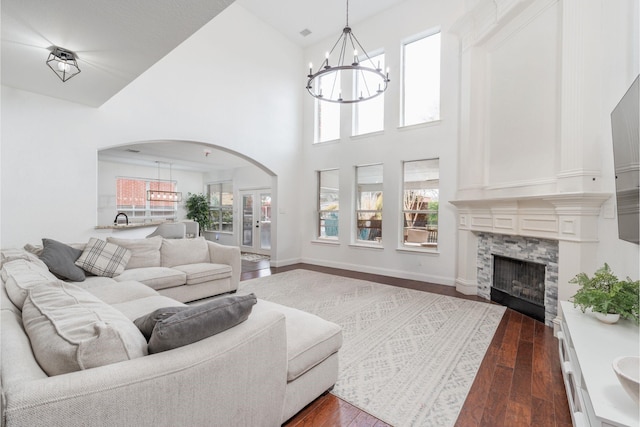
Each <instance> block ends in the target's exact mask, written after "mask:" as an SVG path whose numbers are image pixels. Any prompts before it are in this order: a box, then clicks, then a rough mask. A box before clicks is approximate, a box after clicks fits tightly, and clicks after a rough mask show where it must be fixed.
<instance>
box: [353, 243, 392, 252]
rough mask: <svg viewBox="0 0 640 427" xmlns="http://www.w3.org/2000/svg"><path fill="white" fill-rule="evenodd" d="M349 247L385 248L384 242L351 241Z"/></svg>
mask: <svg viewBox="0 0 640 427" xmlns="http://www.w3.org/2000/svg"><path fill="white" fill-rule="evenodd" d="M349 247H351V248H358V249H378V250H382V249H384V246H382V243H351V244H349Z"/></svg>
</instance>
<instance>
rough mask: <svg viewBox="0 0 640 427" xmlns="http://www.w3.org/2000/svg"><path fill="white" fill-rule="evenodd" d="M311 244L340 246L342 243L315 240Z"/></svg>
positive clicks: (330, 240)
mask: <svg viewBox="0 0 640 427" xmlns="http://www.w3.org/2000/svg"><path fill="white" fill-rule="evenodd" d="M311 243H312V244H314V245H328V246H340V241H339V240H337V239H335V240H334V239H314V240H312V241H311Z"/></svg>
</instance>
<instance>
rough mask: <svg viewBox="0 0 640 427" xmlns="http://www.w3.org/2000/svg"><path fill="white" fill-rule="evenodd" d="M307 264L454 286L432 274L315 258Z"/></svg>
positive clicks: (304, 261)
mask: <svg viewBox="0 0 640 427" xmlns="http://www.w3.org/2000/svg"><path fill="white" fill-rule="evenodd" d="M299 262H303V263H305V264H313V265H318V266H321V267H331V268H339V269H342V270H351V271H357V272H359V273H370V274H379V275H381V276H390V277H397V278H399V279H407V280H417V281H420V282H428V283H433V284H436V285H446V286H454V280H453V278H452V277H443V276H436V275H431V274H421V273H412V272H407V271H401V270H393V269H388V268H377V267H371V266H362V265H358V264H350V263H344V262H335V261H326V260H319V259H314V258H302V260H301V261H299Z"/></svg>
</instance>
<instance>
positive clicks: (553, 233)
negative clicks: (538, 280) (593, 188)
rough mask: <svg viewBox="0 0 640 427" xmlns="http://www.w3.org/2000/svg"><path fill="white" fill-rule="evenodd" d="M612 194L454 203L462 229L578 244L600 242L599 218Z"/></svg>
mask: <svg viewBox="0 0 640 427" xmlns="http://www.w3.org/2000/svg"><path fill="white" fill-rule="evenodd" d="M611 196H612V195H611V194H610V193H557V194H541V195H536V196H523V197H504V198H479V199H465V200H452V201H451V202H450V203H451V204H453V205H454V206H456V208H457V209H458V218H459V223H458V228H459V229H460V230H467V231H473V232H488V233H498V234H510V235H515V236H527V237H538V238H546V239H552V240H566V241H576V242H595V241H597V219H598V217H599V215H600V210H601V206H602V204H603V203H604V202H605V201H606V200H608V199H609V198H610V197H611Z"/></svg>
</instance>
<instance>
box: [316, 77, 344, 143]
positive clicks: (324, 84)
mask: <svg viewBox="0 0 640 427" xmlns="http://www.w3.org/2000/svg"><path fill="white" fill-rule="evenodd" d="M340 80H341V79H340V73H329V74H326V75H324V76H321V77H320V78H319V81H318V84H319V88H318V89H319V90H320V93H332V92H338V93H340V91H341V90H342V89H341V87H340V85H341V84H342V82H341V81H340ZM315 102H316V117H315V133H316V134H315V138H314V141H315V142H326V141H333V140H335V139H340V104H337V103H335V102H326V101H320V100H319V99H316V100H315Z"/></svg>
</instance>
